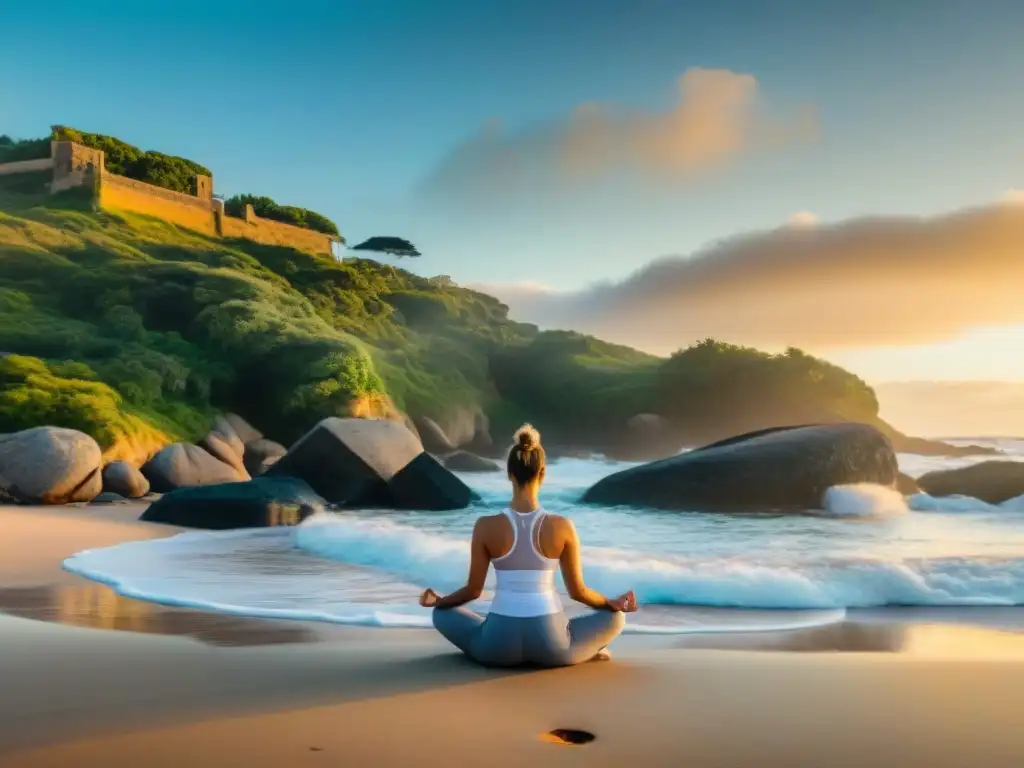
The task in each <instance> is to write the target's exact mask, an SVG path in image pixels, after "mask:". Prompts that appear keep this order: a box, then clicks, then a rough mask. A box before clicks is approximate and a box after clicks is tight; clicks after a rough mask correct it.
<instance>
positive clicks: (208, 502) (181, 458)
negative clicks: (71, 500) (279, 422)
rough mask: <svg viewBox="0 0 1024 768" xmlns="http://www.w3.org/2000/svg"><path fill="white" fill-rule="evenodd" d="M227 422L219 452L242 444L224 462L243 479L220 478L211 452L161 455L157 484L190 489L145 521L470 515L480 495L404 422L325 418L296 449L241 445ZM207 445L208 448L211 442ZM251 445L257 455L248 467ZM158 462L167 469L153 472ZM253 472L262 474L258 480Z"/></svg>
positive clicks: (227, 523) (233, 524) (167, 499)
mask: <svg viewBox="0 0 1024 768" xmlns="http://www.w3.org/2000/svg"><path fill="white" fill-rule="evenodd" d="M226 424H227V422H226V421H225V422H218V423H217V424H216V425H215V428H214V431H213V432H211V435H214V436H217V435H220V436H222V438H221V439H219V440H218V441H214V442H212V446H213V447H215V448H216V449H217V450H218V451H223V450H231V451H236V450H237V447H238V446H239V445H241V446H242V448H243V452H242V454H241V455H239V456H238V459H237V461H233V462H232V463H231V464H228V461H227V460H229V459H232V458H233V457H231V456H230V455H225V456H224V459H223V460H222V459H217V461H221V464H222V466H227V467H229V468H230V469H231V471H233V472H234V473H236V476H234V477H230V476H224V477H221V476H217V475H215V473H214V470H215V468H214V467H213V466H212V465H211V464H210V462H209V461H208V459H207V458H203V457H202V454H203V453H205V454H206V456H207V457H210V456H212V455H213V452H212V451H210V449H209V447H208V448H207V449H206V451H205V452H204V451H202V449H200V448H198V447H196V446H185V447H184V448H185V449H194V450H182V449H177V450H176V451H174V452H173V453H172V454H170V456H169V458H165V459H161V455H160V454H157V456H155V457H154V458H153V460H151V461H150V462H149V464H147V465H146V466H145V467H143V472H144V473H146V471H147V467H149V473H148V476H149V477H150V478H151V479H152V478H154V477H156V476H157V475H158V474H159V475H160V476H161V478H162V482H167V481H168V480H169V479H171V478H173V479H174V480H175V481H177V482H180V481H182V480H189V481H190V482H188V486H187V487H186V486H184V485H178V486H177V489H175V490H172V491H171V492H169V493H165V494H164V495H163V496H162V497H161V498H160V500H159V501H157V502H156V503H155V504H153V505H152V506H150V507H149V508H148V509H147V510H146V512H145V513H144V514H143V515H142V519H143V520H149V521H152V522H160V523H171V524H174V525H184V526H191V527H202V528H248V527H262V526H267V525H295V524H297V523H299V522H301V521H302V520H304V519H305V518H307V517H309V516H310V515H312V514H314V513H315V512H317V511H320V510H323V509H325V508H327V507H328V506H335V507H347V508H353V507H382V508H386V509H418V510H448V509H462V508H464V507H466V506H468V505H469V504H470V502H471V501H472V500H473V499H474V498H475V496H474V494H473V492H472V491H471V490H470V489H469V487H468V486H466V485H465V483H463V482H462V481H461V480H459V479H458V478H457V477H456V476H455V475H453V474H452V473H451V472H449V471H448V470H447V469H445V468H444V467H443V466H442V465H441V464H440V463H438V462H437V460H436V459H434V458H433V457H432V456H430V455H429V454H428V453H426V452H425V451H424V450H423V446H422V444H421V443H420V441H419V439H418V438H417V437H416V435H415V434H413V433H412V432H411V431H409V429H407V428H406V427H405V425H403V424H401V423H399V422H396V421H384V420H373V419H340V418H328V419H324V420H323V421H321V422H320V423H319V424H317V425H316V426H315V427H314V428H313V429H312V430H310V431H309V432H308V433H307V434H306V435H305V436H304V437H302V438H301V439H300V440H299V441H298V442H297V443H295V445H293V446H292V447H291V449H289V450H287V451H285V450H284V449H283V447H282V448H281V449H280V450H278V448H277V447H276V446H275V445H274V444H272V443H270V442H269V441H267V440H266V439H265V438H263V437H262V436H260V437H254V436H251V437H252V439H250V441H249V442H248V443H243V442H241V439H240V438H239V440H238V441H237V442H236V441H234V440H232V439H231V437H232V435H231V434H228V435H226V436H225V434H224V433H225V432H226V429H225V428H224V427H225V425H226ZM227 426H230V424H227ZM237 433H238V430H237V428H236V429H235V430H234V431H233V434H234V436H236V437H237ZM218 443H220V444H218ZM203 444H204V445H206V446H209V445H210V444H211V440H210V437H207V438H206V439H205V440H204V441H203ZM221 444H222V445H221ZM250 446H251V447H252V451H253V453H254V454H256V455H255V456H254V457H253V459H252V461H249V462H248V463H246V461H245V458H246V457H248V456H249V455H250V454H249V451H250ZM170 448H173V446H168V448H165V449H164V451H161V454H163V453H164V452H166V451H168V449H170ZM197 451H198V452H199V453H197ZM281 454H283V455H281ZM155 462H156V466H157V467H158V470H157V469H154V467H152V466H150V465H153V464H154V463H155ZM246 467H248V469H247V468H246ZM249 470H252V471H257V470H259V471H260V472H261V474H260V475H259V476H257V477H255V478H250V477H249V476H248V474H247V473H248V471H249ZM217 471H220V472H223V470H222V469H218V470H217ZM173 473H178V474H173ZM187 473H192V474H187ZM243 473H245V474H243Z"/></svg>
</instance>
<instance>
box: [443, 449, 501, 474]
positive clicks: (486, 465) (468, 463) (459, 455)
mask: <svg viewBox="0 0 1024 768" xmlns="http://www.w3.org/2000/svg"><path fill="white" fill-rule="evenodd" d="M443 463H444V465H445V466H446V467H447V468H448V469H450V470H451V471H452V472H500V471H501V467H499V466H498V465H497V464H496V463H495V462H493V461H491V460H490V459H485V458H483V457H481V456H477V455H476V454H475V453H470V452H469V451H456V452H455V453H452V454H449V455H448V456H445V457H444V460H443Z"/></svg>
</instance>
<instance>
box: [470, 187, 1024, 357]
mask: <svg viewBox="0 0 1024 768" xmlns="http://www.w3.org/2000/svg"><path fill="white" fill-rule="evenodd" d="M1021 285H1024V208H1021V207H1017V206H1006V205H992V206H988V207H984V208H975V209H967V210H961V211H956V212H953V213H949V214H945V215H940V216H933V217H924V218H912V217H895V216H891V217H867V218H859V219H852V220H849V221H845V222H840V223H835V224H831V223H830V224H818V225H816V226H813V227H792V226H786V225H784V226H781V227H778V228H777V229H774V230H769V231H763V232H755V233H752V234H746V235H742V236H737V237H732V238H729V239H726V240H723V241H721V242H718V243H715V244H713V245H710V246H709V247H707V248H704V249H703V250H700V251H698V252H696V253H693V254H691V255H689V256H669V257H665V258H661V259H657V260H655V261H652V262H650V263H648V264H647V265H646V266H644V267H642V268H641V269H640V270H638V271H637V272H635V273H633V274H632V275H630V276H628V277H627V278H625V279H623V280H621V281H620V282H615V283H605V284H599V285H594V286H592V287H590V288H588V289H586V290H583V291H580V292H576V293H554V292H552V291H550V290H548V289H543V288H540V289H538V288H532V289H531V288H529V287H524V286H522V285H520V286H519V287H518V288H516V289H511V290H506V289H505V288H504V287H503V286H502V285H500V284H498V285H489V286H487V287H486V288H487V290H488V291H489V292H491V293H492V294H493V295H496V296H498V297H499V298H501V299H502V300H503V301H505V302H506V303H507V304H508V305H509V306H510V308H511V309H512V313H513V317H517V318H518V319H521V320H525V321H529V322H534V323H537V324H538V325H541V326H543V327H552V328H571V329H575V330H579V331H584V332H588V333H593V334H595V335H597V336H600V337H601V338H604V339H607V340H609V341H615V342H619V343H623V344H630V345H632V346H636V347H639V348H641V349H647V350H650V351H653V352H660V353H668V352H671V351H673V350H675V349H677V348H679V347H681V346H686V345H688V344H690V343H692V342H694V341H695V340H698V339H701V338H705V337H708V336H711V337H715V338H719V339H722V340H726V341H731V342H734V343H742V344H751V345H755V346H760V347H765V348H775V347H783V346H788V345H794V346H799V347H803V348H807V349H813V350H826V349H841V348H856V347H877V346H902V345H909V344H925V343H935V342H940V341H945V340H948V339H950V338H953V337H955V336H957V335H959V334H961V333H963V332H965V331H967V330H969V329H972V328H976V327H982V326H991V325H1007V324H1016V323H1024V301H1021V298H1020V297H1021Z"/></svg>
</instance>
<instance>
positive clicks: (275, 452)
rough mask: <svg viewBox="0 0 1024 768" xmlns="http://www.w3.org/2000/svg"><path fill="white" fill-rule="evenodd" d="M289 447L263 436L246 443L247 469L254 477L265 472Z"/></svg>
mask: <svg viewBox="0 0 1024 768" xmlns="http://www.w3.org/2000/svg"><path fill="white" fill-rule="evenodd" d="M286 453H288V449H287V448H285V447H284V446H283V445H281V444H280V443H275V442H274V441H273V440H267V438H265V437H261V438H259V439H258V440H253V441H252V442H251V443H246V444H245V469H246V470H247V471H248V473H249V474H250V475H252V476H253V477H259V476H260V475H262V474H265V473H266V471H267V470H268V469H270V468H271V467H272V466H273V465H274V464H276V463H277V461H278V459H280V458H281V457H282V456H284V455H285V454H286Z"/></svg>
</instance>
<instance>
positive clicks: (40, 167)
mask: <svg viewBox="0 0 1024 768" xmlns="http://www.w3.org/2000/svg"><path fill="white" fill-rule="evenodd" d="M51 168H53V158H52V157H43V158H40V159H38V160H16V161H15V162H13V163H0V176H10V175H13V174H15V173H38V172H39V171H48V170H50V169H51Z"/></svg>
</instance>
